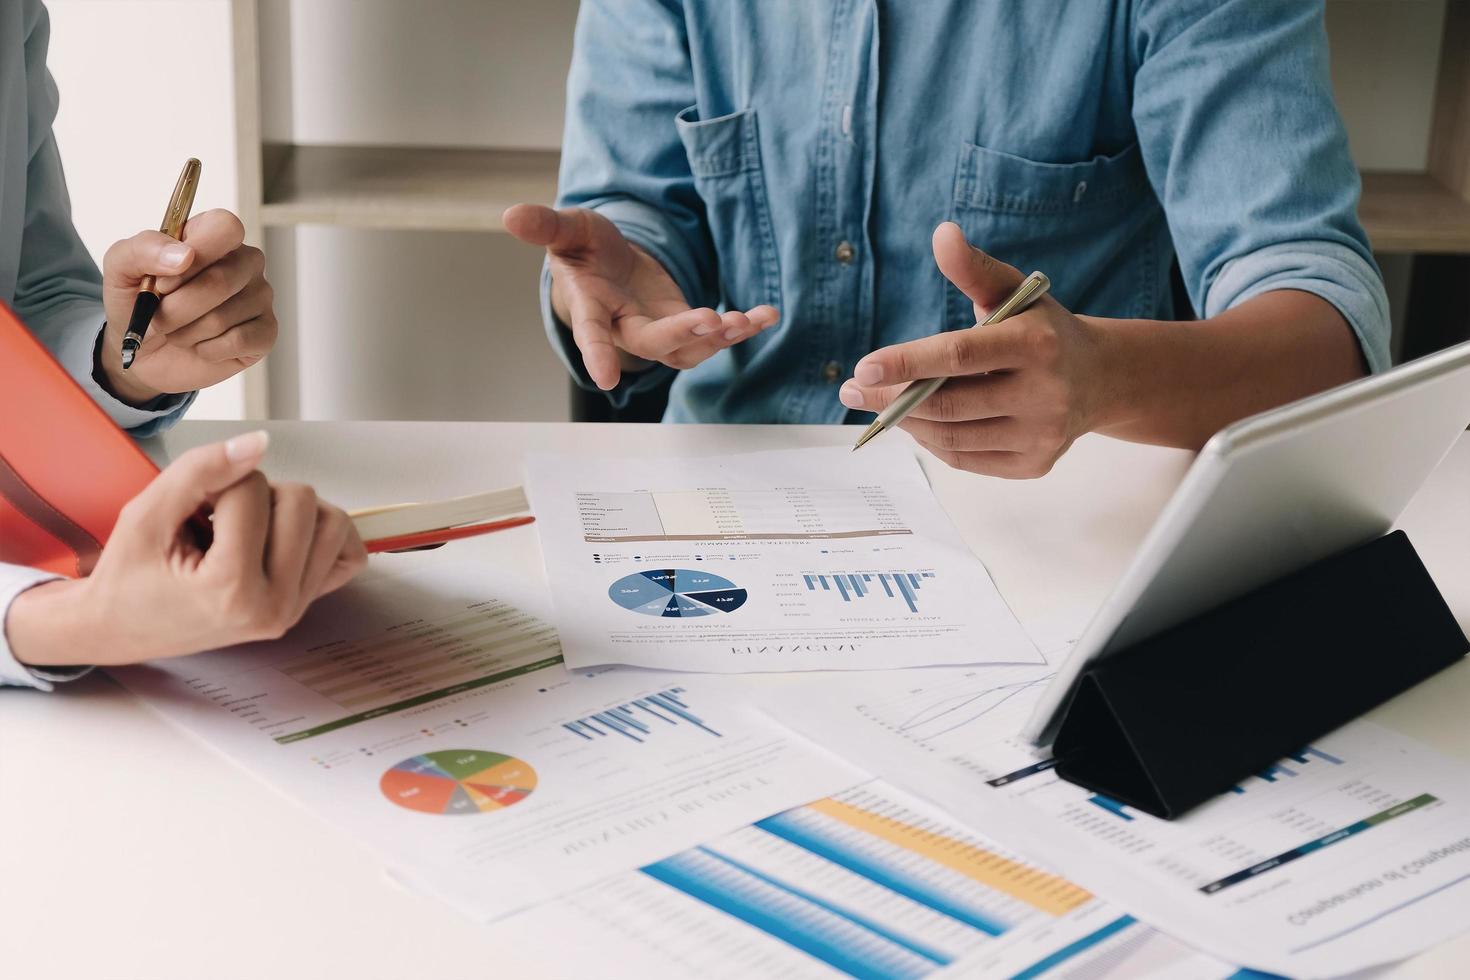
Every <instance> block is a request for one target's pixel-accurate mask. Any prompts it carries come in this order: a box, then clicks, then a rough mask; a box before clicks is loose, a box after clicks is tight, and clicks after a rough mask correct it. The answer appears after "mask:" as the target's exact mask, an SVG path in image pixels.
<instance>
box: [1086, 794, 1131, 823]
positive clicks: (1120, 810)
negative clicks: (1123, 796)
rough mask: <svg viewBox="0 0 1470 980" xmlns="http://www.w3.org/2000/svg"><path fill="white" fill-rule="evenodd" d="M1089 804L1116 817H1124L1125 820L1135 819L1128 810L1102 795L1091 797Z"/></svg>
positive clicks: (1088, 799)
mask: <svg viewBox="0 0 1470 980" xmlns="http://www.w3.org/2000/svg"><path fill="white" fill-rule="evenodd" d="M1087 802H1088V803H1091V804H1092V805H1093V806H1095V807H1098V808H1100V809H1103V810H1106V811H1107V812H1109V813H1111V814H1112V815H1113V816H1115V817H1122V818H1123V819H1124V820H1132V819H1133V814H1131V813H1129V812H1128V808H1127V807H1125V806H1124V805H1123V804H1122V803H1119V802H1118V801H1117V800H1115V799H1113V798H1112V797H1111V796H1103V795H1102V794H1101V793H1096V794H1094V795H1092V796H1089V797H1088V798H1087Z"/></svg>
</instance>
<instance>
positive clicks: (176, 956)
mask: <svg viewBox="0 0 1470 980" xmlns="http://www.w3.org/2000/svg"><path fill="white" fill-rule="evenodd" d="M268 427H269V428H270V430H271V432H272V436H273V442H272V447H271V452H270V455H269V457H268V459H267V463H266V470H267V472H269V473H270V474H271V475H272V476H273V477H275V478H278V479H292V480H302V481H306V482H310V483H312V484H314V485H316V486H317V488H318V490H319V491H320V492H321V493H322V494H323V496H325V497H327V498H328V499H331V500H333V501H335V502H337V503H339V504H341V505H343V506H347V507H354V506H363V505H367V504H374V503H384V502H388V501H398V500H411V499H422V498H426V497H428V498H432V497H440V496H447V495H450V494H454V493H469V492H472V491H476V490H482V489H486V488H489V487H497V486H504V485H508V484H513V483H517V482H520V481H521V479H522V476H521V466H520V461H521V459H522V457H523V455H524V453H525V452H526V451H527V450H528V449H531V448H536V449H551V450H559V451H570V452H576V453H583V454H587V455H611V456H627V455H639V454H642V455H667V454H676V453H687V454H699V455H711V454H718V453H728V452H738V451H748V450H756V449H775V448H791V447H794V446H798V447H799V446H817V445H830V444H840V443H846V442H848V441H849V440H851V438H852V430H850V429H845V428H836V427H819V426H800V427H775V426H752V427H745V426H740V427H737V426H658V425H649V426H637V425H627V426H591V425H566V424H513V423H411V422H361V423H356V422H354V423H299V422H298V423H290V422H281V423H272V424H270V425H269V426H268ZM242 428H244V426H243V425H241V424H236V423H207V422H197V423H185V424H183V425H181V426H179V427H178V428H177V429H176V430H174V431H173V432H172V433H170V434H169V435H168V436H166V437H164V438H163V439H162V440H161V441H159V442H158V443H157V444H156V445H155V446H154V447H153V450H154V452H155V455H158V456H160V458H161V457H162V456H166V455H170V454H176V453H178V452H179V451H181V450H182V449H184V448H187V447H189V446H191V445H195V444H198V443H201V442H205V441H211V440H214V439H219V438H223V437H225V436H227V435H229V434H232V433H234V432H238V431H241V430H242ZM896 438H906V437H903V436H896ZM1188 463H1189V456H1188V454H1186V453H1183V452H1179V451H1176V450H1167V449H1157V448H1153V447H1146V446H1135V445H1131V444H1127V443H1121V442H1115V441H1112V440H1109V439H1103V438H1100V437H1087V438H1084V439H1082V440H1081V441H1079V442H1078V443H1077V445H1076V446H1075V447H1074V448H1073V449H1072V451H1071V452H1070V453H1069V454H1068V455H1067V456H1066V457H1065V458H1064V459H1063V460H1062V461H1061V463H1060V464H1059V465H1058V466H1057V468H1056V469H1055V471H1054V472H1053V473H1052V474H1051V475H1050V476H1048V477H1046V478H1045V479H1043V480H1039V481H1035V482H1029V483H1013V482H1007V481H1001V480H990V479H984V478H980V477H975V476H971V475H969V474H964V473H957V472H954V471H951V470H949V469H947V468H945V467H944V466H943V465H941V464H937V463H935V462H934V461H933V460H928V459H926V460H925V468H926V470H927V471H928V473H929V476H930V478H931V480H932V481H933V483H934V487H935V490H936V492H937V493H938V494H939V496H940V499H941V500H942V501H943V502H944V505H945V507H946V508H947V509H948V511H949V513H950V515H951V516H952V517H953V518H954V521H955V523H956V524H957V525H958V526H959V528H960V530H961V532H962V533H963V535H964V538H965V540H966V542H967V543H968V544H969V545H970V547H971V548H972V549H973V550H974V551H975V553H976V554H977V555H979V556H980V558H981V559H982V560H983V561H984V562H985V564H986V565H987V566H988V567H989V569H990V571H991V574H992V575H993V576H994V578H995V580H996V583H997V584H998V585H999V587H1000V589H1001V592H1002V593H1003V594H1004V595H1005V596H1006V598H1007V600H1008V601H1009V602H1010V603H1011V605H1012V607H1013V608H1014V609H1015V611H1016V614H1017V616H1019V617H1020V619H1021V621H1022V623H1024V624H1025V625H1026V626H1027V628H1028V629H1030V630H1031V631H1032V633H1033V635H1034V636H1035V637H1036V639H1037V641H1038V643H1040V644H1042V645H1043V648H1049V647H1051V646H1052V645H1054V644H1055V643H1056V642H1058V641H1061V640H1065V639H1067V638H1069V637H1071V636H1075V635H1076V632H1077V630H1078V629H1080V627H1081V626H1082V625H1083V624H1084V623H1085V621H1086V619H1087V617H1088V615H1090V613H1091V612H1092V610H1093V609H1094V608H1095V607H1096V606H1097V605H1098V604H1099V603H1100V602H1101V601H1102V599H1103V597H1104V595H1105V594H1106V592H1107V590H1108V588H1109V587H1110V586H1111V584H1112V583H1113V582H1114V581H1115V580H1116V579H1117V577H1118V576H1119V574H1121V572H1122V570H1123V567H1124V565H1125V564H1126V563H1127V561H1128V559H1129V557H1130V555H1131V554H1132V551H1133V549H1134V548H1135V547H1136V546H1137V544H1138V542H1139V541H1140V540H1141V538H1142V536H1143V534H1144V532H1145V531H1146V530H1147V528H1148V526H1149V524H1150V523H1151V522H1152V521H1153V519H1154V517H1155V515H1156V514H1157V513H1158V511H1159V509H1160V508H1161V507H1162V506H1163V503H1164V501H1165V500H1166V499H1167V497H1168V495H1169V493H1170V492H1171V491H1172V490H1173V488H1174V486H1175V485H1176V484H1177V483H1178V481H1179V479H1180V477H1181V476H1182V475H1183V473H1184V471H1185V468H1186V467H1187V466H1188ZM1400 526H1402V527H1403V528H1404V529H1405V530H1407V531H1408V533H1409V535H1410V536H1411V537H1412V538H1413V540H1414V542H1415V545H1416V546H1417V548H1418V549H1419V551H1420V553H1421V555H1422V556H1423V558H1424V561H1425V563H1426V564H1427V565H1428V567H1429V570H1430V572H1431V573H1432V574H1433V575H1434V578H1435V580H1436V581H1437V582H1438V583H1439V585H1440V588H1441V589H1442V590H1443V592H1444V594H1445V596H1446V598H1447V599H1448V601H1449V603H1450V605H1451V607H1452V608H1453V609H1454V611H1455V615H1456V616H1457V617H1458V618H1459V621H1460V624H1461V625H1462V626H1464V627H1467V628H1470V437H1467V438H1465V439H1462V440H1461V442H1460V444H1459V446H1458V447H1457V448H1456V450H1455V451H1454V452H1453V453H1452V454H1451V456H1450V457H1449V459H1447V460H1446V462H1445V463H1444V464H1443V465H1442V466H1441V467H1440V469H1439V471H1438V472H1437V473H1436V474H1435V475H1434V477H1433V478H1432V479H1431V480H1430V482H1429V484H1428V485H1426V486H1425V488H1424V489H1423V490H1422V491H1421V492H1420V494H1419V495H1418V497H1416V498H1415V500H1414V501H1413V503H1412V504H1411V505H1410V507H1409V509H1408V511H1407V512H1406V513H1405V515H1404V519H1403V521H1402V522H1401V525H1400ZM450 547H453V548H456V549H459V550H460V553H461V554H463V555H469V554H473V553H475V552H480V553H483V554H484V555H485V556H487V557H493V559H494V560H495V561H498V562H502V563H504V562H510V563H514V564H516V565H517V566H518V567H524V568H525V569H526V570H527V572H528V574H533V575H540V574H541V563H540V553H539V548H538V546H537V542H536V534H535V529H534V527H532V528H525V529H519V530H514V531H509V532H506V533H504V534H499V535H495V536H492V537H490V538H485V539H481V540H478V541H466V542H460V543H459V544H457V545H451V546H450ZM436 558H437V556H436V555H435V553H432V552H430V553H426V554H419V555H402V556H396V555H394V556H383V557H381V558H378V559H375V560H376V561H381V562H389V561H392V562H399V563H401V564H404V565H408V564H410V563H415V562H428V561H434V560H436ZM0 700H3V704H0V935H4V936H5V937H6V938H5V942H4V949H3V950H0V973H3V974H5V975H8V976H16V977H28V978H42V977H63V976H64V977H149V978H160V980H162V978H169V977H190V978H192V977H198V976H201V975H209V976H215V977H252V978H262V977H281V978H294V977H322V976H353V977H405V976H438V977H446V978H448V977H467V976H481V975H484V974H485V973H486V969H487V967H486V964H487V963H493V964H495V972H496V973H497V974H499V975H502V976H517V977H520V976H534V975H536V972H535V971H534V970H533V969H531V968H530V967H529V966H528V965H527V964H526V963H525V961H524V959H523V956H524V953H518V951H517V950H515V948H514V943H513V941H512V942H507V941H506V936H505V933H504V932H501V933H500V935H498V936H497V935H494V934H492V933H491V932H489V931H487V930H486V929H484V928H482V927H479V926H476V925H474V924H473V923H471V922H470V921H468V920H467V919H463V918H461V917H460V916H459V915H458V914H457V913H455V912H454V911H453V910H451V909H449V908H448V907H446V906H443V905H440V904H438V903H437V902H435V901H433V900H431V899H428V898H424V897H421V896H419V895H416V894H413V893H410V892H407V891H404V890H403V889H401V888H399V887H398V886H396V885H394V884H393V883H392V882H391V881H390V880H389V879H388V878H387V876H386V875H384V874H383V873H382V864H381V862H380V861H379V860H378V859H377V858H376V857H375V856H374V855H373V854H372V853H371V852H369V851H368V850H367V849H366V848H364V847H362V846H361V845H359V844H357V843H356V842H354V841H353V840H351V839H349V838H347V837H345V836H344V835H342V834H340V833H338V832H336V831H335V830H334V829H333V828H332V827H331V826H329V825H328V824H326V823H325V822H323V821H321V820H319V819H317V818H316V817H314V816H312V815H311V814H310V813H308V812H307V811H305V810H304V809H302V808H301V807H299V806H297V805H296V804H294V803H292V802H291V801H289V800H287V799H285V798H284V797H281V796H279V795H277V794H276V793H274V792H271V791H269V790H267V789H266V788H265V787H264V786H263V785H262V784H260V783H257V782H256V781H254V779H253V778H252V777H250V776H248V775H246V774H244V773H243V772H241V771H240V770H237V769H235V768H234V767H232V766H230V765H221V764H220V762H219V759H218V757H217V756H215V755H214V754H213V753H212V752H211V751H210V750H209V749H207V748H205V747H204V746H203V745H201V744H200V743H197V742H195V741H193V740H191V739H190V738H188V737H187V736H185V735H183V734H181V733H180V732H179V731H178V730H177V729H174V728H172V727H170V726H169V725H168V724H166V723H165V722H163V721H161V720H160V719H159V718H157V717H156V716H154V715H153V714H151V713H150V712H148V711H147V710H146V709H145V708H143V706H142V705H141V704H140V703H138V702H137V701H135V700H134V699H133V698H132V696H131V695H129V694H127V693H126V692H124V691H122V690H121V689H120V688H118V687H117V686H116V685H114V684H113V683H112V682H111V681H109V680H108V679H106V678H105V677H101V676H95V675H94V676H92V677H89V678H87V679H85V680H83V681H81V682H78V683H77V684H74V685H72V686H71V687H70V688H69V689H68V690H66V692H65V693H63V694H56V695H42V694H38V693H32V692H27V691H15V690H7V691H5V692H3V694H0ZM1467 707H1470V663H1461V664H1458V665H1456V666H1455V667H1453V668H1451V669H1449V670H1448V671H1445V672H1444V673H1443V674H1441V675H1440V676H1438V677H1436V678H1434V679H1433V680H1431V681H1429V682H1428V683H1426V684H1424V685H1421V686H1420V687H1419V688H1417V689H1415V690H1413V691H1410V692H1409V693H1407V694H1405V695H1403V696H1401V697H1399V698H1397V699H1395V700H1394V701H1393V702H1391V703H1390V704H1387V705H1385V706H1384V707H1382V708H1380V709H1378V710H1377V711H1375V712H1374V713H1373V715H1372V716H1371V717H1373V718H1374V719H1375V720H1377V721H1379V722H1381V723H1383V724H1386V725H1388V726H1390V727H1393V728H1396V729H1398V730H1400V731H1402V732H1405V733H1407V734H1409V735H1412V736H1415V737H1417V738H1420V739H1423V740H1424V741H1426V742H1428V743H1430V744H1432V745H1434V746H1435V747H1436V748H1438V749H1440V750H1441V751H1444V752H1447V753H1449V754H1451V755H1455V756H1458V757H1459V758H1461V759H1464V760H1466V761H1467V762H1470V712H1467V710H1466V709H1467ZM410 937H411V939H410ZM487 953H490V954H491V955H490V956H489V957H488V958H487V955H486V954H487ZM1467 960H1470V935H1467V936H1465V937H1462V938H1460V939H1459V940H1457V941H1455V942H1452V943H1449V944H1446V945H1444V946H1441V947H1440V948H1438V949H1436V950H1434V951H1432V952H1430V953H1428V954H1426V955H1424V956H1421V957H1419V958H1418V959H1415V960H1413V961H1410V962H1409V963H1406V964H1402V965H1400V966H1398V967H1397V968H1395V969H1393V970H1392V971H1390V974H1389V975H1392V976H1395V977H1440V976H1447V975H1455V974H1456V973H1457V972H1460V971H1462V970H1463V965H1464V963H1465V962H1466V961H1467Z"/></svg>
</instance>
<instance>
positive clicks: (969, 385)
mask: <svg viewBox="0 0 1470 980" xmlns="http://www.w3.org/2000/svg"><path fill="white" fill-rule="evenodd" d="M933 244H934V259H935V262H936V263H937V264H938V266H939V270H940V272H942V273H943V274H944V276H945V278H947V279H948V280H949V281H950V282H952V283H954V285H955V286H956V287H958V288H959V290H960V291H961V292H962V293H964V294H965V295H966V296H967V297H968V298H969V299H970V300H971V301H972V302H973V303H974V304H975V319H976V323H977V324H978V325H977V326H974V327H970V328H969V329H966V330H954V331H949V332H946V333H941V334H936V335H934V336H931V337H924V338H922V339H920V340H914V341H910V342H908V343H904V344H895V345H893V346H891V347H885V348H883V349H881V350H877V351H874V352H873V353H871V354H869V355H867V356H866V357H864V358H863V359H862V360H861V361H859V362H858V364H857V366H856V367H855V369H854V371H853V375H854V377H853V379H852V380H850V381H848V382H846V383H845V384H843V386H842V389H841V391H840V393H839V398H840V399H841V401H842V404H843V405H845V406H846V407H848V408H852V409H860V410H864V411H869V412H884V411H885V410H887V409H890V407H891V406H895V405H897V408H894V409H893V411H892V414H890V416H889V421H891V422H892V423H894V424H896V425H897V426H898V427H899V428H902V429H904V430H906V431H907V432H908V433H909V434H910V435H912V436H913V437H914V439H915V441H917V442H918V443H919V444H920V445H922V446H924V447H925V448H926V449H928V450H929V451H930V452H932V453H933V454H934V455H935V456H937V457H939V458H940V459H942V460H944V461H945V462H946V463H948V464H949V465H951V466H954V467H956V468H959V469H965V470H970V471H972V472H976V473H984V474H991V475H995V476H1007V477H1036V476H1042V475H1044V474H1045V473H1047V472H1048V471H1050V469H1051V467H1052V464H1054V463H1055V462H1056V460H1057V459H1058V458H1059V457H1060V456H1061V455H1062V453H1063V452H1065V451H1066V449H1067V448H1068V447H1069V446H1070V445H1071V444H1072V442H1073V440H1075V439H1076V438H1077V437H1078V436H1079V435H1081V434H1082V433H1084V432H1088V431H1091V430H1093V429H1097V428H1101V427H1103V426H1105V425H1107V424H1108V423H1109V420H1106V419H1102V418H1099V417H1097V414H1096V409H1095V408H1094V406H1096V405H1099V404H1102V403H1103V401H1104V399H1102V398H1101V397H1100V392H1101V390H1102V386H1103V385H1106V384H1108V383H1109V380H1110V376H1109V373H1108V371H1107V370H1106V369H1105V368H1104V366H1103V363H1102V355H1103V350H1104V345H1103V340H1104V338H1103V337H1102V336H1101V335H1100V333H1099V331H1098V329H1097V327H1096V326H1095V325H1094V324H1093V323H1092V322H1090V321H1089V320H1088V319H1087V318H1085V317H1078V316H1075V315H1073V314H1072V313H1070V312H1069V311H1067V310H1066V309H1065V308H1064V307H1063V306H1062V305H1061V304H1060V303H1058V302H1057V301H1056V300H1055V299H1053V298H1052V297H1051V296H1049V295H1046V292H1047V290H1046V288H1044V287H1043V284H1042V281H1043V280H1045V277H1044V276H1040V275H1039V274H1037V275H1036V276H1033V277H1032V278H1031V279H1029V280H1028V278H1027V277H1025V276H1023V275H1022V273H1021V272H1020V270H1018V269H1016V268H1015V267H1014V266H1010V265H1006V264H1005V263H1003V262H1000V261H998V260H996V259H994V258H992V257H991V256H989V255H987V254H985V253H984V252H982V251H981V250H980V249H977V248H974V247H973V246H971V245H970V244H968V243H967V242H966V241H965V237H964V233H963V232H962V231H961V230H960V228H959V226H958V225H955V224H953V223H951V222H945V223H944V224H942V225H940V226H939V227H938V228H937V229H936V230H935V232H934V243H933ZM1023 287H1025V288H1023ZM995 314H1000V316H998V317H996V318H995V320H994V322H990V323H986V322H985V321H986V320H987V319H989V318H991V317H992V316H993V315H995ZM933 379H941V380H940V381H939V383H938V384H934V383H933ZM926 382H928V384H925V383H926ZM917 385H924V387H914V388H912V390H911V386H917ZM925 395H927V397H925ZM911 402H912V403H916V404H909V403H911ZM905 409H907V410H908V411H907V414H905ZM885 427H886V426H883V427H880V429H879V431H881V429H882V428H885Z"/></svg>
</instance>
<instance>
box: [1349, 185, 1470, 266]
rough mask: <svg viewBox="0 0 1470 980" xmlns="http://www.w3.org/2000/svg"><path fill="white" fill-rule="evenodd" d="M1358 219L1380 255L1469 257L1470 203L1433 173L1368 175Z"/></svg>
mask: <svg viewBox="0 0 1470 980" xmlns="http://www.w3.org/2000/svg"><path fill="white" fill-rule="evenodd" d="M1358 214H1359V215H1360V216H1361V218H1362V219H1363V227H1364V228H1366V229H1367V231H1368V240H1369V241H1370V242H1371V243H1372V244H1373V250H1374V251H1375V252H1420V253H1427V252H1438V253H1447V252H1470V202H1467V201H1465V200H1462V199H1461V198H1460V197H1458V196H1456V195H1455V194H1454V193H1452V192H1451V191H1450V189H1449V188H1447V187H1445V186H1444V185H1443V184H1441V183H1440V182H1439V181H1438V180H1435V179H1434V177H1432V176H1430V175H1429V174H1424V173H1365V174H1363V200H1362V203H1361V204H1360V205H1359V207H1358Z"/></svg>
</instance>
